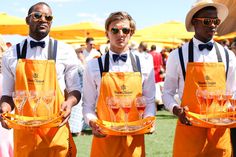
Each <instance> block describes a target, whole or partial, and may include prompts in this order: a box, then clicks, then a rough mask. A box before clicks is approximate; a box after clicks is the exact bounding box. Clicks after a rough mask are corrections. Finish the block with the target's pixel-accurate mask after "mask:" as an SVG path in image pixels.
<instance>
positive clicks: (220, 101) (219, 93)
mask: <svg viewBox="0 0 236 157" xmlns="http://www.w3.org/2000/svg"><path fill="white" fill-rule="evenodd" d="M223 95H224V91H223V90H219V91H217V94H216V101H217V103H218V104H219V107H220V113H223V109H224V105H225V103H226V101H227V100H226V97H225V96H223ZM222 120H223V119H222V117H221V116H220V122H222Z"/></svg>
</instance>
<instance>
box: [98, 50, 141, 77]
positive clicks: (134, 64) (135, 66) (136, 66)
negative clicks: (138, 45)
mask: <svg viewBox="0 0 236 157" xmlns="http://www.w3.org/2000/svg"><path fill="white" fill-rule="evenodd" d="M130 59H131V64H132V67H133V71H134V72H140V73H141V65H140V60H139V57H138V56H137V55H135V59H136V62H135V59H134V55H133V54H132V53H130ZM98 65H99V69H100V75H101V77H102V73H103V72H108V71H109V52H107V53H106V55H105V63H104V69H103V65H102V58H101V57H99V58H98Z"/></svg>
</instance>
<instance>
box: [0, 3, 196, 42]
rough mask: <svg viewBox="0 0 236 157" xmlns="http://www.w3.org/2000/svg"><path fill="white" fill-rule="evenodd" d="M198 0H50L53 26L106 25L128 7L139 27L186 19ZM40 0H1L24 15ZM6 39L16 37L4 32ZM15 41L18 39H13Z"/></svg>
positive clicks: (11, 11) (14, 12) (12, 12)
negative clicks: (109, 19) (106, 21)
mask: <svg viewBox="0 0 236 157" xmlns="http://www.w3.org/2000/svg"><path fill="white" fill-rule="evenodd" d="M195 1H196V0H46V1H44V2H46V3H48V4H49V5H50V6H51V8H52V10H53V15H54V21H53V26H60V25H67V24H72V23H78V22H85V21H89V22H96V23H99V24H100V25H102V26H104V22H105V19H106V18H107V16H108V15H109V14H110V13H111V12H114V11H121V10H122V11H126V12H128V13H129V14H130V15H131V16H132V17H133V18H134V20H135V21H136V25H137V29H142V28H145V27H148V26H152V25H156V24H160V23H163V22H167V21H170V20H176V21H181V22H184V20H185V16H186V14H187V12H188V10H189V9H190V8H191V5H192V4H193V3H194V2H195ZM37 2H39V1H35V0H0V6H1V9H0V12H6V13H8V14H10V15H13V16H18V17H21V18H24V17H25V16H26V15H27V12H28V9H29V7H30V6H32V5H33V4H35V3H37ZM4 38H5V40H12V37H9V36H4ZM13 42H14V41H13Z"/></svg>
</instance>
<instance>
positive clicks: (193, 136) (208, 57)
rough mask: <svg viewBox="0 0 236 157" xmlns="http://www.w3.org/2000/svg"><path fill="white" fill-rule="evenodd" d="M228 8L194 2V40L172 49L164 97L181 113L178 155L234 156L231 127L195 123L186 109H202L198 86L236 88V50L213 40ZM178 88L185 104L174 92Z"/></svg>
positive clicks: (189, 21) (189, 24)
mask: <svg viewBox="0 0 236 157" xmlns="http://www.w3.org/2000/svg"><path fill="white" fill-rule="evenodd" d="M227 14H228V9H227V8H226V7H225V6H224V5H222V4H219V3H213V2H212V1H210V0H203V1H199V2H197V3H196V4H194V5H193V7H192V8H191V10H190V11H189V12H188V14H187V17H186V28H187V30H188V31H195V35H194V37H193V39H191V40H190V42H188V43H186V44H184V45H183V46H182V47H181V48H179V49H176V50H174V51H173V52H171V53H170V55H169V58H168V62H167V71H166V78H165V83H164V91H163V101H164V104H165V107H166V108H167V109H168V110H170V111H171V112H173V114H175V115H176V116H178V118H179V120H178V122H177V126H176V131H175V139H174V147H173V156H174V157H183V156H184V157H195V156H197V157H200V156H201V157H206V156H207V157H230V156H231V141H230V130H229V129H227V128H223V129H222V128H220V129H215V128H210V129H207V128H203V127H195V126H191V122H190V121H189V119H188V117H187V116H186V115H185V112H184V111H185V110H189V111H191V112H195V113H200V106H199V104H198V102H197V99H196V89H198V88H199V87H200V88H203V89H206V90H213V91H214V90H229V91H235V88H236V77H235V76H236V60H235V57H234V56H233V53H232V52H231V51H229V50H225V49H224V48H223V47H222V46H221V45H220V44H218V43H216V42H215V41H214V40H213V35H214V33H215V31H216V28H217V26H218V25H219V24H220V22H222V21H223V20H224V19H225V18H226V16H227ZM176 91H177V92H178V95H179V97H180V98H181V104H177V102H176V100H175V99H174V96H175V94H176Z"/></svg>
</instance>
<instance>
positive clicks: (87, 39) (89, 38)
mask: <svg viewBox="0 0 236 157" xmlns="http://www.w3.org/2000/svg"><path fill="white" fill-rule="evenodd" d="M90 41H94V39H93V38H91V37H88V38H86V41H85V42H86V43H89V42H90Z"/></svg>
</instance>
